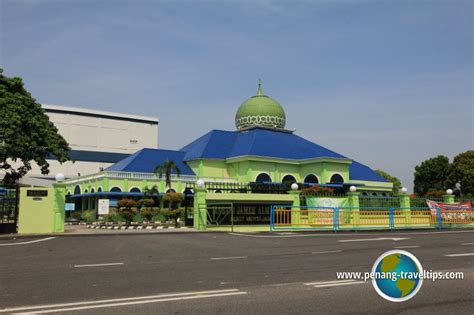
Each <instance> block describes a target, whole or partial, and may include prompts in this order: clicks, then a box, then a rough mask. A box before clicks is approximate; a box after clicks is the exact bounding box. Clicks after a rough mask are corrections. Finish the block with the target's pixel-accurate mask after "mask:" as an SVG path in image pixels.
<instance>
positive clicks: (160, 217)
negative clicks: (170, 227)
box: [151, 213, 166, 222]
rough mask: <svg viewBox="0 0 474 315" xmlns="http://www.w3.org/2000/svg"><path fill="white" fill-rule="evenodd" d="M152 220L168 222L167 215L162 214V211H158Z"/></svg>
mask: <svg viewBox="0 0 474 315" xmlns="http://www.w3.org/2000/svg"><path fill="white" fill-rule="evenodd" d="M151 220H152V221H156V222H166V217H165V216H164V215H162V214H161V213H156V214H155V215H154V216H153V217H152V219H151Z"/></svg>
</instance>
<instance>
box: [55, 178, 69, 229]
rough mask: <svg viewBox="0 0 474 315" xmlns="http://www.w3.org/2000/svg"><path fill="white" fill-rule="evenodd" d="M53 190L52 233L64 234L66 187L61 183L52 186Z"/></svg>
mask: <svg viewBox="0 0 474 315" xmlns="http://www.w3.org/2000/svg"><path fill="white" fill-rule="evenodd" d="M53 188H54V200H53V211H54V225H53V229H54V232H64V219H65V203H66V185H65V184H63V183H55V184H53Z"/></svg>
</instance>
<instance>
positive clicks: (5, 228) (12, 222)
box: [0, 187, 18, 234]
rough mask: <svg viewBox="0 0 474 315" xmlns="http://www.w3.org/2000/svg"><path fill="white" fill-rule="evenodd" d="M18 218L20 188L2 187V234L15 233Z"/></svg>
mask: <svg viewBox="0 0 474 315" xmlns="http://www.w3.org/2000/svg"><path fill="white" fill-rule="evenodd" d="M17 219H18V190H17V189H10V188H5V187H0V234H2V233H15V232H16V230H17Z"/></svg>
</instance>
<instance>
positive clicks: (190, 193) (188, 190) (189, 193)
mask: <svg viewBox="0 0 474 315" xmlns="http://www.w3.org/2000/svg"><path fill="white" fill-rule="evenodd" d="M183 195H184V197H193V196H194V191H193V190H192V189H191V188H186V189H185V190H184V191H183Z"/></svg>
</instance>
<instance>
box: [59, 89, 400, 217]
mask: <svg viewBox="0 0 474 315" xmlns="http://www.w3.org/2000/svg"><path fill="white" fill-rule="evenodd" d="M235 127H236V130H233V131H226V130H211V131H209V132H208V133H206V134H204V135H203V136H201V137H199V138H197V139H196V140H194V141H193V142H191V143H190V144H188V145H186V146H184V147H182V148H181V149H180V150H164V149H148V148H144V149H141V150H139V151H137V152H135V153H134V154H132V155H130V156H128V157H126V158H125V159H123V160H121V161H119V162H117V163H116V164H113V165H112V166H110V167H108V168H107V169H105V170H104V171H102V172H100V173H97V174H91V175H86V176H81V177H76V178H73V179H69V180H67V181H66V182H65V183H66V190H67V197H68V199H69V200H72V201H73V202H74V203H75V204H76V210H77V209H82V210H87V209H97V202H98V199H109V200H110V201H111V204H113V203H114V201H116V200H118V199H121V198H124V197H132V198H140V196H143V195H144V194H145V191H149V190H150V188H153V191H154V194H155V195H156V196H158V199H160V197H159V196H162V195H163V194H164V193H166V192H167V191H170V190H171V191H176V192H183V193H185V196H186V197H190V198H192V197H193V193H194V190H195V188H196V183H197V181H198V180H201V181H200V183H201V185H204V188H205V190H206V192H207V193H206V195H205V196H206V197H205V200H203V201H201V202H202V203H204V206H206V205H211V204H222V203H229V204H232V205H233V207H234V208H235V209H237V210H236V213H240V214H241V218H240V222H242V223H265V222H268V220H269V218H268V213H269V207H270V205H272V204H276V203H278V204H286V203H291V202H292V200H293V197H292V196H290V194H288V190H289V185H288V183H290V184H291V183H297V184H298V187H299V188H303V187H308V186H315V185H317V186H322V187H330V188H333V189H335V190H336V191H338V192H340V193H345V192H347V191H348V190H349V187H350V186H356V187H357V191H358V192H360V193H361V194H362V195H369V194H370V195H374V196H385V195H387V194H388V193H389V192H391V191H392V187H393V185H392V183H390V182H388V181H387V180H385V179H384V178H383V177H381V176H380V175H378V174H377V173H376V172H374V171H373V170H372V169H371V168H370V167H368V166H366V165H364V164H362V163H359V162H357V161H355V160H352V159H350V158H348V157H346V156H343V155H341V154H339V153H336V152H334V151H331V150H329V149H327V148H324V147H322V146H320V145H318V144H316V143H313V142H311V141H308V140H306V139H304V138H302V137H300V136H298V135H296V134H295V133H294V131H292V130H288V129H285V127H286V114H285V110H284V109H283V107H282V106H281V105H280V104H279V103H278V102H277V101H276V100H274V99H272V98H271V97H269V96H267V95H265V94H264V93H263V91H262V87H261V83H260V82H259V85H258V90H257V93H256V95H255V96H252V97H250V98H249V99H247V100H246V101H244V102H243V103H242V104H241V105H240V107H239V108H238V110H237V113H236V115H235ZM166 160H170V161H173V162H174V163H175V164H176V165H177V166H178V168H179V170H180V174H179V175H178V174H173V176H172V184H171V185H172V186H171V188H168V187H166V185H165V180H164V178H159V177H158V176H157V175H156V174H154V169H155V167H156V166H157V165H160V164H162V163H163V162H165V161H166ZM161 202H162V201H161ZM188 205H191V206H192V202H191V203H188ZM194 205H195V203H194ZM237 219H238V218H237Z"/></svg>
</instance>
